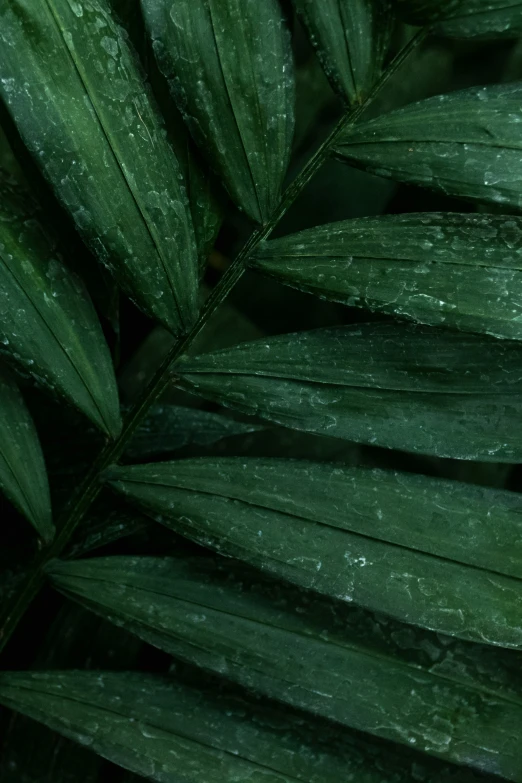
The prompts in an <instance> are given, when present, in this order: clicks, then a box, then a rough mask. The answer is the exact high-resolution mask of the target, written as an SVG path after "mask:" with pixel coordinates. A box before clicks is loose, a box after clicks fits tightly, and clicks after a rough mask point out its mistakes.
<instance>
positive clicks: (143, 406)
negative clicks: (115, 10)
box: [0, 28, 428, 652]
mask: <svg viewBox="0 0 522 783" xmlns="http://www.w3.org/2000/svg"><path fill="white" fill-rule="evenodd" d="M427 32H428V30H427V29H426V28H423V29H422V30H420V31H419V32H418V33H417V34H416V35H415V36H413V38H412V39H411V40H410V41H409V42H408V43H407V44H406V46H405V47H404V48H403V49H402V50H401V51H400V52H399V53H398V54H397V56H396V57H395V58H394V59H393V60H392V62H391V63H390V65H389V67H388V68H387V69H386V71H385V72H384V73H383V75H382V76H381V78H380V79H379V81H378V82H377V83H376V84H375V86H374V88H373V89H372V91H371V92H370V94H369V95H368V97H367V98H366V99H365V100H364V101H363V102H362V103H360V104H359V105H357V106H355V107H354V108H353V109H351V110H349V111H347V112H346V113H345V114H344V115H343V117H342V118H341V119H340V120H339V122H338V123H337V125H336V126H335V127H334V129H333V130H332V132H331V133H330V135H329V136H328V138H327V139H325V141H324V142H323V143H322V144H321V145H320V147H319V148H318V149H317V151H316V152H315V153H314V155H313V156H312V157H311V158H310V160H309V161H308V163H307V164H306V165H305V166H304V168H303V169H302V170H301V172H300V173H299V174H298V175H297V176H296V177H295V179H294V180H293V181H292V182H291V183H290V185H289V186H288V187H287V189H286V190H285V192H284V193H283V196H282V198H281V201H280V203H279V206H278V207H277V208H276V209H275V210H274V212H273V214H272V215H271V216H270V219H269V220H268V221H267V223H266V224H265V225H264V226H260V227H258V228H256V229H255V230H254V231H253V233H252V234H251V235H250V237H249V239H248V240H247V242H246V243H245V245H244V246H243V247H242V248H241V250H240V251H239V253H238V255H237V256H236V257H235V259H234V260H233V261H232V263H231V265H230V266H229V268H228V269H227V271H226V272H225V273H224V275H223V276H222V278H221V280H220V281H219V283H218V284H217V285H216V287H215V288H214V290H213V291H212V293H211V294H210V296H209V297H208V299H207V300H206V302H205V304H204V306H203V308H202V311H201V313H200V315H199V318H198V320H197V321H196V323H195V324H194V326H193V327H192V329H191V330H190V331H189V332H188V333H187V334H186V335H184V336H182V337H180V338H179V339H178V340H177V341H176V343H175V344H174V345H173V346H172V348H171V350H170V351H169V353H168V354H167V356H166V357H165V359H164V360H163V362H162V363H161V365H160V367H159V368H158V369H157V371H156V372H155V374H154V377H153V378H152V380H151V381H150V383H149V384H148V386H147V388H146V389H145V390H144V391H143V393H142V395H141V396H140V398H139V399H138V400H137V402H136V404H135V405H134V407H133V408H132V410H131V411H130V413H129V414H128V416H127V417H126V419H125V421H124V424H123V428H122V432H121V434H120V435H119V437H118V438H117V439H116V440H114V441H112V442H110V443H107V445H106V446H105V447H104V448H103V449H102V451H101V452H100V454H99V456H98V457H97V459H96V460H95V462H94V464H93V465H92V467H91V469H90V470H89V472H88V474H87V475H86V477H85V479H84V481H83V482H82V484H81V485H80V486H79V488H78V490H77V491H76V492H75V494H74V495H73V497H72V499H71V501H70V502H69V504H68V505H67V507H66V509H65V511H64V513H63V514H62V516H61V518H59V520H58V523H57V530H58V533H57V535H56V537H55V538H54V540H53V541H52V542H51V543H50V544H48V545H47V546H44V547H43V548H42V549H41V551H40V553H39V555H38V557H37V559H36V562H35V563H34V564H33V568H32V572H31V574H30V576H29V577H28V579H27V581H26V582H25V584H24V585H23V586H22V588H21V590H20V593H19V595H18V597H17V599H16V601H15V603H14V604H13V605H12V606H11V608H10V610H9V613H8V614H7V616H4V617H3V618H2V624H1V626H0V652H1V651H2V650H3V649H4V647H5V645H6V644H7V642H8V641H9V639H10V638H11V636H12V634H13V632H14V630H15V628H16V627H17V625H18V623H19V621H20V620H21V618H22V617H23V615H24V614H25V612H26V610H27V608H28V606H29V605H30V604H31V602H32V600H33V599H34V598H35V596H36V595H37V594H38V592H39V590H40V588H41V586H42V584H43V583H44V581H45V567H46V565H47V563H48V562H49V561H50V560H53V559H54V558H56V557H59V556H60V555H61V554H62V553H63V551H64V549H65V548H66V546H67V544H68V543H69V541H70V539H71V536H72V535H73V533H74V532H75V530H76V528H77V527H78V525H79V523H80V522H81V520H82V519H83V517H84V515H85V513H86V512H87V510H88V509H89V507H90V506H91V504H92V503H93V502H94V500H96V498H97V497H98V495H99V493H100V491H101V489H102V486H103V483H102V481H101V475H102V473H103V471H105V470H106V469H107V468H108V467H109V466H110V465H112V464H114V463H115V462H117V461H118V460H119V458H120V457H121V455H122V454H123V452H124V450H125V446H126V445H127V444H128V443H129V441H130V439H131V438H132V436H133V435H134V433H135V431H136V429H137V428H138V427H139V425H140V424H141V422H142V421H143V419H144V417H145V416H146V414H147V413H148V411H149V409H150V407H151V405H152V404H153V403H154V402H155V401H156V400H157V399H158V398H159V397H160V396H161V394H162V392H163V391H164V390H165V388H166V387H167V386H168V384H169V383H170V382H171V380H172V375H173V365H174V364H175V362H176V361H177V360H178V359H179V358H180V357H181V356H182V355H183V354H184V353H185V352H186V351H187V350H188V348H190V346H191V345H192V343H193V342H194V340H195V339H196V337H197V336H198V335H199V333H200V332H201V330H202V329H203V328H204V327H205V325H206V324H207V322H208V320H209V318H210V317H211V316H212V315H213V313H214V312H215V311H216V310H217V309H218V307H219V306H220V305H221V304H222V303H223V302H224V301H225V299H226V298H227V297H228V295H229V293H230V292H231V291H232V289H233V288H234V287H235V285H236V283H237V282H238V281H239V280H240V278H241V277H242V275H243V272H244V271H245V268H246V262H247V260H248V258H249V256H250V255H251V254H252V252H253V251H254V250H255V249H256V247H257V246H258V245H259V243H260V242H262V241H263V240H265V239H266V238H267V237H269V236H270V234H271V233H272V231H273V230H274V229H275V228H276V226H277V225H278V224H279V222H280V221H281V219H282V218H283V217H284V215H285V214H286V212H287V211H288V209H289V208H290V207H291V206H292V204H293V203H294V202H295V200H296V199H297V197H298V196H299V195H300V194H301V193H302V191H303V190H304V188H305V187H306V185H307V184H308V183H309V182H310V180H311V179H312V177H313V176H314V175H315V174H316V172H317V171H319V169H320V168H321V166H322V165H323V163H325V162H326V160H327V159H328V157H329V156H330V153H331V150H332V148H333V147H334V145H335V143H336V142H337V140H338V138H339V137H340V136H341V134H342V133H343V132H344V131H345V130H346V129H347V128H349V127H351V126H352V125H355V124H356V123H357V122H358V120H359V119H360V117H361V115H362V114H364V112H365V111H366V110H367V109H368V108H369V106H370V105H371V104H372V103H373V101H374V100H375V98H376V97H377V95H378V94H379V93H380V92H381V90H382V88H383V87H384V86H385V85H386V84H387V82H388V81H389V80H390V79H391V77H392V76H393V75H394V74H395V73H396V72H397V70H398V69H399V68H400V67H401V65H402V64H403V62H404V61H405V60H406V59H407V58H408V56H409V55H410V54H411V53H412V51H413V50H414V49H415V48H416V47H417V46H418V45H419V44H420V43H421V42H422V41H423V40H424V38H425V36H426V34H427Z"/></svg>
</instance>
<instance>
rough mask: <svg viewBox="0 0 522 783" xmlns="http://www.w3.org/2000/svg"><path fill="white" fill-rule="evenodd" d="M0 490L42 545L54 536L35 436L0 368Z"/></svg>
mask: <svg viewBox="0 0 522 783" xmlns="http://www.w3.org/2000/svg"><path fill="white" fill-rule="evenodd" d="M0 488H1V489H2V490H3V492H4V493H5V494H6V495H7V497H8V498H9V500H10V501H11V502H12V503H13V504H14V505H15V506H16V508H17V509H18V510H19V511H20V512H21V513H22V514H23V515H24V517H26V519H28V520H29V522H30V523H31V524H32V525H33V527H34V528H35V530H37V532H38V533H39V534H40V535H41V536H42V538H43V539H44V540H45V541H50V540H51V539H52V537H53V535H54V526H53V523H52V512H51V499H50V495H49V486H48V484H47V474H46V472H45V463H44V459H43V454H42V450H41V448H40V442H39V440H38V435H37V433H36V429H35V427H34V424H33V420H32V419H31V416H30V414H29V411H28V410H27V408H26V407H25V403H24V401H23V399H22V395H21V394H20V391H19V389H18V387H17V385H16V383H15V382H14V380H13V378H12V377H11V375H10V374H9V373H8V372H7V371H6V370H5V369H4V368H3V367H0Z"/></svg>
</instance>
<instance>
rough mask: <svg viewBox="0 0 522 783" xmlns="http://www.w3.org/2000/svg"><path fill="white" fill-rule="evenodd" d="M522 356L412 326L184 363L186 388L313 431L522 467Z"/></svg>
mask: <svg viewBox="0 0 522 783" xmlns="http://www.w3.org/2000/svg"><path fill="white" fill-rule="evenodd" d="M521 368H522V348H521V347H520V346H519V345H518V343H514V342H503V341H498V340H493V339H491V338H486V337H479V336H476V335H466V334H459V333H454V332H450V331H439V330H435V329H429V328H427V327H415V326H411V325H408V324H386V323H385V324H382V323H381V324H363V325H353V326H341V327H335V328H331V329H317V330H315V331H312V332H301V333H298V334H289V335H281V336H277V337H271V338H269V339H265V340H256V341H255V342H249V343H243V344H241V345H238V346H235V347H234V348H231V349H227V350H224V351H216V352H215V353H209V354H203V355H201V356H197V357H194V358H189V359H185V360H183V361H181V362H180V363H179V364H178V374H179V377H180V381H179V383H180V385H181V386H182V387H183V388H185V389H188V390H189V391H193V392H194V393H196V394H200V395H202V396H203V397H206V398H208V399H211V400H214V401H216V402H219V403H221V404H223V405H227V406H230V407H232V408H235V409H237V410H240V411H242V412H243V413H251V414H255V415H258V416H261V417H263V418H265V419H268V420H269V421H275V422H276V423H278V424H282V425H285V426H287V427H292V428H294V429H298V430H305V431H307V432H315V433H318V434H322V435H329V436H333V437H338V438H347V439H349V440H355V441H357V442H359V443H366V444H370V445H376V446H384V447H386V448H392V449H403V450H405V451H410V452H419V453H422V454H432V455H435V456H439V457H454V458H457V459H470V460H484V461H492V462H519V461H520V460H521V459H522V445H521V443H522V440H521V436H522V370H521Z"/></svg>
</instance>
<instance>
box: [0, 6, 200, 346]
mask: <svg viewBox="0 0 522 783" xmlns="http://www.w3.org/2000/svg"><path fill="white" fill-rule="evenodd" d="M0 70H1V72H2V81H0V95H1V96H2V97H3V98H4V100H5V102H6V103H7V105H8V108H9V110H10V111H11V113H12V115H13V118H14V120H15V121H16V124H17V126H18V129H19V131H20V133H21V135H22V137H23V139H24V141H25V143H26V144H27V146H28V148H29V149H30V151H31V152H32V153H33V155H34V156H35V158H36V160H37V162H38V163H39V165H40V166H41V167H42V170H43V172H44V174H45V176H46V177H47V179H48V180H49V181H50V183H51V185H52V186H53V187H54V189H55V192H56V194H57V196H58V198H59V199H60V200H61V202H62V204H63V205H64V206H65V207H66V209H68V210H69V212H70V213H71V214H72V217H73V218H74V220H75V223H76V226H77V228H78V230H79V231H80V233H81V234H82V236H83V238H84V239H85V240H86V242H87V243H88V244H89V245H90V247H91V248H92V249H93V250H94V252H95V253H96V254H97V255H98V257H99V258H100V260H101V261H102V262H103V263H104V264H107V265H109V266H110V267H111V269H112V270H113V272H114V274H115V276H116V277H117V279H118V281H119V283H120V285H121V286H122V287H123V288H124V289H125V290H126V291H127V293H128V294H129V295H130V296H131V298H132V299H134V300H135V301H136V302H137V303H138V304H139V305H140V307H142V308H143V309H144V310H145V312H147V313H148V314H149V315H151V316H152V317H154V318H156V319H157V320H159V321H161V322H162V323H163V324H164V325H165V326H167V328H169V329H170V330H172V331H174V332H180V331H183V330H186V329H187V328H188V327H189V326H190V325H191V324H192V322H193V320H194V318H195V315H196V291H197V258H196V249H195V242H194V232H193V228H192V222H191V219H190V214H189V211H188V207H187V203H186V195H185V191H184V188H183V186H182V184H181V182H180V173H181V172H180V167H179V164H178V163H177V160H176V158H175V156H174V154H173V152H172V149H171V147H170V146H169V144H168V142H167V140H166V138H165V134H164V130H163V127H162V125H161V123H160V119H159V116H158V113H157V111H156V109H155V107H154V103H153V102H152V100H151V97H150V94H149V92H148V90H147V88H146V86H145V84H144V81H143V77H142V75H141V72H140V70H139V66H138V64H137V61H136V60H135V59H134V55H133V54H132V52H131V50H130V49H129V45H128V42H127V39H126V37H125V35H124V33H123V31H122V29H121V28H120V27H119V26H118V25H117V24H116V23H115V22H114V20H113V19H112V17H111V15H110V13H109V10H108V6H107V2H106V0H78V1H77V0H75V2H72V0H71V1H70V0H42V2H39V3H36V4H35V3H33V2H32V0H7V2H5V3H3V4H2V7H1V9H0Z"/></svg>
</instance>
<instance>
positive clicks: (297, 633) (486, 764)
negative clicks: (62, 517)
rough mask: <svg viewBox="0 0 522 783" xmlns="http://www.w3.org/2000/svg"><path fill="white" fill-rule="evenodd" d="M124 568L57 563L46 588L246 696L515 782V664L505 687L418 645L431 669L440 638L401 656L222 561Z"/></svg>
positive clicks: (368, 625) (465, 656)
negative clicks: (251, 693)
mask: <svg viewBox="0 0 522 783" xmlns="http://www.w3.org/2000/svg"><path fill="white" fill-rule="evenodd" d="M130 560H132V563H131V562H130ZM125 561H126V559H125V558H117V559H116V558H105V559H100V560H98V561H97V562H96V561H95V560H90V561H88V562H87V561H84V562H83V563H79V562H76V563H74V564H57V566H56V567H55V568H54V570H53V574H54V579H55V581H56V583H57V584H58V585H59V587H60V589H62V590H65V592H66V593H68V594H69V595H72V596H76V597H77V599H79V600H80V601H81V602H85V603H86V605H87V606H88V607H89V608H91V609H93V610H94V611H97V612H98V611H99V612H101V613H102V614H104V615H106V614H107V615H108V616H110V617H111V618H112V620H113V622H117V623H121V624H123V625H124V626H125V627H126V628H127V629H128V630H131V631H132V632H133V633H136V634H137V635H139V636H140V637H141V638H143V639H145V640H146V641H148V642H149V643H152V644H154V645H156V646H158V647H160V648H161V649H163V650H166V651H167V652H169V653H171V654H173V655H176V656H179V657H181V658H182V659H184V660H188V661H190V662H191V663H195V664H196V665H198V666H201V667H203V668H205V669H209V670H211V671H215V672H220V673H224V674H225V675H226V677H227V678H229V679H232V680H234V681H236V682H239V683H240V684H241V685H243V686H246V687H247V688H249V689H254V690H257V691H259V692H261V693H263V694H264V695H267V696H270V697H271V698H275V699H277V700H278V701H282V702H284V703H287V704H290V705H292V706H294V707H295V706H297V707H299V708H301V709H306V710H308V711H309V712H313V713H315V714H317V715H320V716H322V717H327V718H329V719H331V720H333V721H335V722H337V723H340V724H343V725H346V726H349V727H352V728H357V729H360V730H363V731H366V732H369V733H370V734H374V735H376V736H379V737H382V738H386V739H391V740H393V741H394V742H399V743H403V744H407V745H414V746H415V747H416V748H417V749H418V750H421V751H423V752H425V753H428V754H430V755H433V756H437V757H441V758H444V759H445V760H447V761H452V762H456V763H464V764H467V765H470V766H472V767H477V768H479V769H481V770H482V771H483V772H489V773H493V774H494V773H496V774H500V775H503V776H505V777H507V778H508V779H511V780H520V760H519V752H520V751H519V749H518V747H517V743H516V740H515V739H514V737H513V731H512V728H513V726H514V725H518V723H519V721H520V720H521V717H522V703H521V702H520V699H519V697H518V696H516V695H515V696H513V695H512V694H513V693H516V687H517V685H516V680H517V678H518V675H517V674H515V671H516V665H515V666H514V667H513V674H512V675H511V674H508V677H509V678H510V679H508V680H503V684H502V685H498V686H497V685H496V684H494V682H493V681H491V680H490V679H489V678H490V671H492V672H495V673H496V674H495V675H494V676H497V677H498V675H499V669H498V667H499V659H498V657H497V656H498V654H497V653H496V652H495V657H494V661H491V660H490V659H489V658H488V656H487V655H486V654H485V653H484V654H483V653H482V652H481V651H480V648H479V649H478V650H476V648H474V647H473V646H470V651H469V653H467V652H466V649H465V648H462V649H460V648H459V650H460V651H459V653H458V658H459V667H455V668H454V669H453V670H452V669H451V666H450V667H449V668H448V667H443V668H442V669H440V670H439V669H438V667H437V665H436V664H434V663H433V658H432V659H430V657H429V656H426V653H425V651H424V650H423V652H422V653H421V654H419V652H418V651H419V650H422V649H423V647H422V638H425V642H424V644H428V645H429V644H430V643H432V644H433V645H434V648H432V651H433V654H434V658H435V660H437V655H436V652H435V649H436V648H438V647H439V645H441V641H442V640H440V639H439V640H438V641H436V639H437V637H436V636H435V635H431V636H429V637H422V636H421V635H419V636H416V637H415V642H414V643H412V644H411V646H410V644H408V643H406V645H405V646H406V649H404V646H403V647H401V641H399V639H400V637H401V634H400V633H399V634H398V636H397V635H396V634H397V630H398V629H397V628H393V627H392V628H386V627H385V626H383V625H380V624H379V622H377V633H376V624H375V621H374V620H372V619H371V618H370V617H368V616H365V615H362V614H361V613H358V612H357V611H356V610H348V609H347V610H346V611H344V610H345V607H342V609H341V607H336V606H335V607H334V606H333V605H332V604H328V605H326V604H325V603H324V602H322V601H318V602H317V603H316V602H314V601H311V600H309V599H307V598H306V597H305V596H304V595H302V594H299V593H297V592H292V591H291V590H290V589H287V588H284V589H282V590H281V589H280V588H279V587H278V586H277V585H270V584H267V583H266V582H262V581H260V580H253V579H252V576H251V574H250V573H249V571H248V570H242V569H240V568H237V567H235V566H234V565H231V564H230V562H229V561H227V562H226V563H224V564H223V565H220V564H219V563H217V562H214V561H212V560H207V561H206V562H205V561H204V559H203V558H198V559H197V562H195V561H190V562H189V561H187V560H184V561H181V560H174V559H171V560H168V559H164V560H160V559H154V558H140V559H138V560H137V559H136V558H132V559H127V562H125ZM121 585H125V589H124V590H122V589H121ZM299 595H301V596H302V597H301V598H300V597H299ZM416 645H420V646H416ZM443 648H444V644H442V645H441V649H443ZM455 652H456V651H455ZM475 655H477V656H478V657H477V658H475ZM424 656H425V657H424ZM421 661H423V663H421ZM488 661H489V663H488ZM483 666H484V667H485V668H482V667H483ZM490 667H491V668H490ZM488 670H489V671H488ZM486 672H487V673H486ZM506 674H507V672H506ZM513 677H514V679H513ZM448 737H449V738H450V739H449V741H448ZM486 737H487V741H486Z"/></svg>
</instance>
